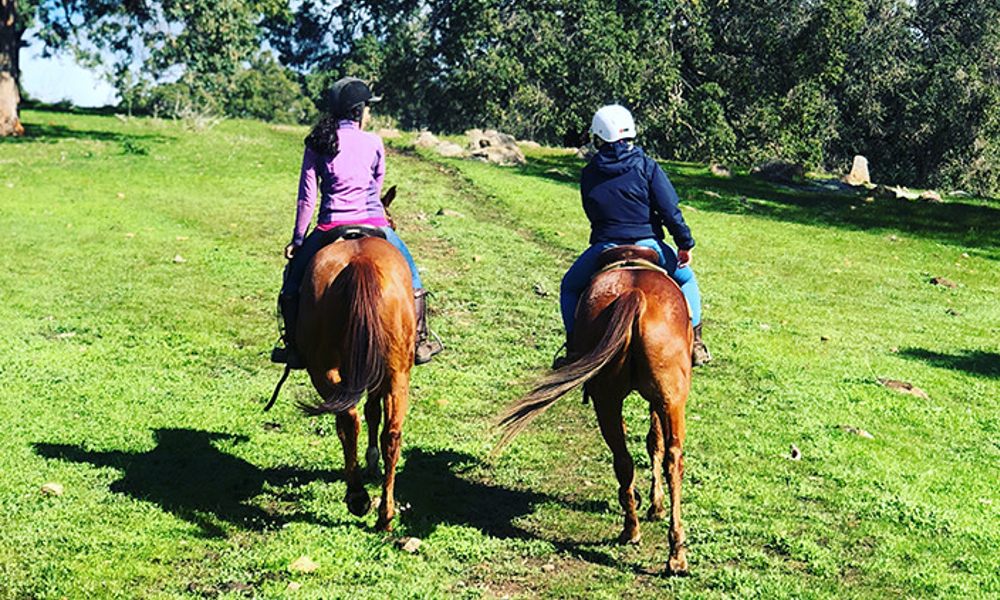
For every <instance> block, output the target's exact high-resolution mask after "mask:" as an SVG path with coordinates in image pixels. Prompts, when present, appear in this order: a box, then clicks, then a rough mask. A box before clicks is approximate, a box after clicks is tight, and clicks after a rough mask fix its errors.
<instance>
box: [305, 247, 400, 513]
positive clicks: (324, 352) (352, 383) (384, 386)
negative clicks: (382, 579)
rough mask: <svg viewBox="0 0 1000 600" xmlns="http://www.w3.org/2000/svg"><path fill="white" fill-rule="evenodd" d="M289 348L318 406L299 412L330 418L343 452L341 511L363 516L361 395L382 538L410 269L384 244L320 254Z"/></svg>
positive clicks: (391, 504)
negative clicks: (378, 483)
mask: <svg viewBox="0 0 1000 600" xmlns="http://www.w3.org/2000/svg"><path fill="white" fill-rule="evenodd" d="M301 290H302V295H301V300H300V305H299V325H298V327H297V328H296V330H297V334H296V337H297V339H296V343H297V345H298V348H299V350H300V352H301V355H302V357H303V359H304V362H305V364H306V371H307V372H308V373H309V377H310V378H311V379H312V383H313V386H314V387H315V388H316V391H317V392H319V395H320V397H321V398H322V399H323V400H322V402H319V403H317V404H300V407H301V408H302V409H303V410H304V411H306V412H307V413H309V414H313V415H318V414H323V413H334V414H335V415H336V419H337V436H338V437H339V438H340V442H341V444H342V445H343V447H344V470H345V472H346V479H347V496H346V498H345V501H346V502H347V508H348V510H350V511H351V513H353V514H355V515H357V516H363V515H365V514H367V513H368V511H369V509H370V508H371V499H370V498H369V496H368V492H367V491H366V490H365V487H364V485H363V483H362V480H361V472H360V469H359V467H358V436H359V435H360V432H361V418H360V416H359V414H358V410H357V405H358V403H359V402H360V401H361V397H362V396H363V395H364V394H365V393H366V392H367V394H368V397H367V400H366V402H365V407H364V411H365V420H366V421H367V422H368V450H367V452H366V454H365V458H366V461H367V466H368V470H369V471H370V472H373V473H374V472H377V471H378V461H379V446H378V443H377V441H379V424H380V422H381V421H383V420H384V423H382V425H383V428H382V435H381V440H380V441H381V448H382V457H383V460H384V463H385V477H384V479H383V482H382V503H381V504H379V509H378V510H379V515H378V522H377V523H376V526H375V527H376V529H379V530H382V531H389V530H390V529H392V519H393V516H394V515H395V501H394V497H393V489H394V487H395V482H396V463H397V461H398V460H399V453H400V446H401V444H402V430H403V419H404V418H405V416H406V410H407V406H408V402H409V390H410V369H411V368H412V367H413V348H414V346H415V342H416V312H415V308H414V303H413V285H412V278H411V275H410V267H409V266H408V265H407V264H406V260H405V259H404V258H403V256H402V255H401V254H400V253H399V251H398V250H396V249H395V248H394V247H393V246H392V244H390V243H389V242H387V241H385V240H384V239H380V238H378V237H364V238H360V239H351V240H341V241H338V242H334V243H333V244H330V245H328V246H326V247H325V248H323V249H322V250H320V251H319V252H318V253H317V254H316V256H315V257H314V258H313V259H312V262H311V263H310V265H309V268H308V270H307V273H306V276H305V279H304V281H303V283H302V288H301Z"/></svg>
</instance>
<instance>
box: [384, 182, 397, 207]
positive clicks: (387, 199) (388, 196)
mask: <svg viewBox="0 0 1000 600" xmlns="http://www.w3.org/2000/svg"><path fill="white" fill-rule="evenodd" d="M395 199H396V186H392V187H391V188H389V191H387V192H386V193H385V195H383V196H382V206H384V207H385V208H389V205H390V204H392V201H393V200H395Z"/></svg>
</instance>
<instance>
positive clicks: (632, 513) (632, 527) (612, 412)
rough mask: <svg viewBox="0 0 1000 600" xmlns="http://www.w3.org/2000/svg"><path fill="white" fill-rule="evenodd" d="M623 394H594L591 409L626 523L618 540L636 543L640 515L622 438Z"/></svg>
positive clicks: (629, 464)
mask: <svg viewBox="0 0 1000 600" xmlns="http://www.w3.org/2000/svg"><path fill="white" fill-rule="evenodd" d="M623 401H624V398H621V397H619V398H614V399H608V398H606V397H605V398H601V397H597V396H595V397H594V411H595V412H596V413H597V423H598V425H599V426H600V428H601V435H602V436H603V437H604V441H605V443H607V445H608V448H609V449H610V450H611V454H612V456H613V459H614V469H615V477H616V478H617V479H618V503H619V504H620V505H621V507H622V510H623V511H625V524H624V527H623V528H622V533H621V535H619V536H618V542H619V543H622V544H638V543H639V538H640V533H639V518H638V516H637V515H636V509H637V508H638V494H636V492H635V485H634V484H635V463H634V462H633V461H632V455H631V454H629V451H628V446H627V444H626V441H625V421H623V420H622V402H623Z"/></svg>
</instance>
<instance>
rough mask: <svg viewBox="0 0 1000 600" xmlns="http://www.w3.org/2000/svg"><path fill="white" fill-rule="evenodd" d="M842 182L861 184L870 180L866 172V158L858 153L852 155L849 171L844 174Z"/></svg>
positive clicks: (865, 183) (854, 184) (866, 183)
mask: <svg viewBox="0 0 1000 600" xmlns="http://www.w3.org/2000/svg"><path fill="white" fill-rule="evenodd" d="M843 181H844V183H846V184H847V185H853V186H861V185H868V184H869V183H871V182H872V178H871V175H869V174H868V159H867V158H865V157H864V156H861V155H860V154H858V155H856V156H855V157H854V163H853V164H852V165H851V172H850V173H848V174H847V175H844V179H843Z"/></svg>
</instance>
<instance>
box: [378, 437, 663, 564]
mask: <svg viewBox="0 0 1000 600" xmlns="http://www.w3.org/2000/svg"><path fill="white" fill-rule="evenodd" d="M405 454H406V463H405V465H404V466H403V468H402V469H400V471H399V473H398V474H397V476H396V490H397V493H396V498H397V501H398V502H400V503H402V504H403V505H404V506H405V504H407V503H409V504H411V505H412V506H413V508H412V509H411V510H406V511H403V512H402V514H401V515H400V520H401V521H402V523H404V524H405V525H406V527H407V531H408V533H410V534H412V535H415V536H417V537H426V536H428V535H430V534H431V533H432V532H433V531H434V530H435V529H436V528H437V527H438V525H463V526H468V527H473V528H475V529H478V530H479V531H481V532H482V533H483V534H485V535H488V536H490V537H494V538H500V539H540V540H543V541H546V542H548V543H550V544H552V545H553V546H554V547H555V548H556V550H557V551H558V552H560V553H563V554H567V555H572V556H575V557H577V558H580V559H583V560H585V561H587V562H590V563H592V564H597V565H602V566H606V567H612V568H615V569H618V570H622V571H626V572H632V573H639V574H646V573H648V571H649V568H648V566H647V565H642V564H631V563H629V562H627V561H622V559H621V557H619V556H617V551H616V550H615V545H614V543H613V542H612V541H611V539H612V538H611V537H610V535H609V538H608V539H602V540H567V539H555V538H551V537H545V536H542V535H538V534H537V533H533V532H531V531H528V530H526V529H523V528H521V527H519V526H518V525H517V524H515V521H517V520H518V519H520V518H522V517H525V516H528V515H531V514H533V513H534V512H535V509H536V507H538V506H541V505H543V504H548V503H556V504H558V505H560V506H561V507H563V508H565V509H569V510H575V511H583V512H589V513H606V512H608V511H609V510H611V511H615V510H617V505H615V506H611V505H610V504H609V503H608V502H607V501H596V500H587V501H582V502H579V501H572V500H565V499H562V498H558V497H556V496H551V495H548V494H545V493H539V492H532V491H526V490H517V489H509V488H504V487H500V486H497V485H494V484H491V483H488V482H485V481H477V480H476V479H474V478H466V477H464V476H463V474H465V473H468V472H469V471H470V470H472V469H474V468H475V467H477V466H479V465H480V464H481V462H480V461H479V459H477V458H475V457H473V456H470V455H468V454H464V453H458V452H453V451H449V450H437V451H432V452H427V451H424V450H422V449H421V448H411V449H408V450H406V451H405ZM610 533H611V532H610V531H609V534H610ZM616 533H617V532H616Z"/></svg>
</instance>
